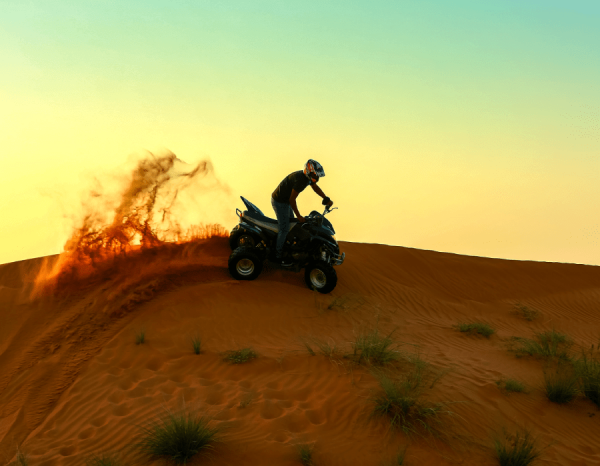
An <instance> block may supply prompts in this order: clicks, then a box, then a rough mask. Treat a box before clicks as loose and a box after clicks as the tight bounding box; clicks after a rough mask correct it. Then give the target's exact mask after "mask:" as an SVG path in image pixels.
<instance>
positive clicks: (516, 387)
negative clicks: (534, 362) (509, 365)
mask: <svg viewBox="0 0 600 466" xmlns="http://www.w3.org/2000/svg"><path fill="white" fill-rule="evenodd" d="M496 385H498V388H500V390H503V391H505V392H508V393H510V392H516V393H522V392H524V391H525V384H524V383H523V382H519V381H518V380H515V379H502V380H498V381H497V382H496Z"/></svg>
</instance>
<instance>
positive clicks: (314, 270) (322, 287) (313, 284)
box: [304, 261, 337, 294]
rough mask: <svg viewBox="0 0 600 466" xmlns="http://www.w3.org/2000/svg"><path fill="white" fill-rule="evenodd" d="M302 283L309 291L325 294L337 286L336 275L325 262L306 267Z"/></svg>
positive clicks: (331, 267)
mask: <svg viewBox="0 0 600 466" xmlns="http://www.w3.org/2000/svg"><path fill="white" fill-rule="evenodd" d="M304 281H305V282H306V286H308V287H309V288H310V289H311V290H317V291H318V292H319V293H324V294H326V293H330V292H331V291H332V290H333V289H334V288H335V285H337V273H336V271H335V269H334V268H333V266H331V265H329V264H328V263H327V262H323V261H317V262H313V263H311V264H309V265H307V266H306V270H305V272H304Z"/></svg>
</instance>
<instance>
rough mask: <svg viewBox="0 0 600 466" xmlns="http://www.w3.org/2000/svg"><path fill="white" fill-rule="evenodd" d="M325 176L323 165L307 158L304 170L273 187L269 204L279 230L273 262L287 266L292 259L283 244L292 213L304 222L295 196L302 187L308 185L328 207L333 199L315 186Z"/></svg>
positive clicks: (290, 263)
mask: <svg viewBox="0 0 600 466" xmlns="http://www.w3.org/2000/svg"><path fill="white" fill-rule="evenodd" d="M322 176H325V170H323V166H322V165H321V164H320V163H319V162H317V161H316V160H313V159H309V160H308V162H306V164H305V165H304V170H298V171H296V172H293V173H290V174H289V175H288V176H286V177H285V178H284V179H283V181H282V182H281V183H279V186H277V188H275V191H273V194H272V195H271V204H272V205H273V210H274V211H275V215H276V216H277V223H278V225H279V232H278V233H277V244H276V247H275V257H274V258H271V259H272V260H274V262H275V263H277V264H279V265H281V266H284V267H289V266H291V265H292V264H293V261H292V260H291V259H290V257H289V256H288V255H284V251H283V246H284V243H285V240H286V237H287V235H288V232H289V230H290V219H293V218H294V214H296V217H297V219H298V221H299V222H300V223H304V222H305V221H306V219H305V218H304V217H303V216H302V215H300V212H299V211H298V206H297V205H296V198H297V197H298V194H300V193H301V192H302V191H304V189H305V188H306V187H307V186H308V185H310V187H311V188H312V189H313V191H314V192H315V193H317V194H318V195H319V196H321V197H322V198H323V205H326V206H327V208H330V207H331V206H332V205H333V201H332V200H331V199H329V198H328V197H327V196H326V195H325V193H323V191H322V190H321V188H319V186H317V182H318V181H319V178H320V177H322Z"/></svg>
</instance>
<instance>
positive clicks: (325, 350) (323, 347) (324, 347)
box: [313, 339, 340, 358]
mask: <svg viewBox="0 0 600 466" xmlns="http://www.w3.org/2000/svg"><path fill="white" fill-rule="evenodd" d="M313 344H314V345H315V346H316V347H317V348H318V349H319V353H321V354H322V355H323V356H327V357H328V358H333V357H335V356H337V355H338V353H339V352H340V350H339V348H338V346H337V344H336V343H335V342H332V343H329V342H328V341H324V340H318V339H315V340H313Z"/></svg>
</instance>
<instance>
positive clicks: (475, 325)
mask: <svg viewBox="0 0 600 466" xmlns="http://www.w3.org/2000/svg"><path fill="white" fill-rule="evenodd" d="M454 328H455V329H456V330H458V331H459V332H463V333H468V334H469V335H482V336H484V337H486V338H489V337H491V336H492V335H493V334H494V333H496V330H494V329H493V328H492V327H491V326H490V325H489V324H486V323H484V322H461V323H459V324H457V325H455V326H454Z"/></svg>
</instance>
